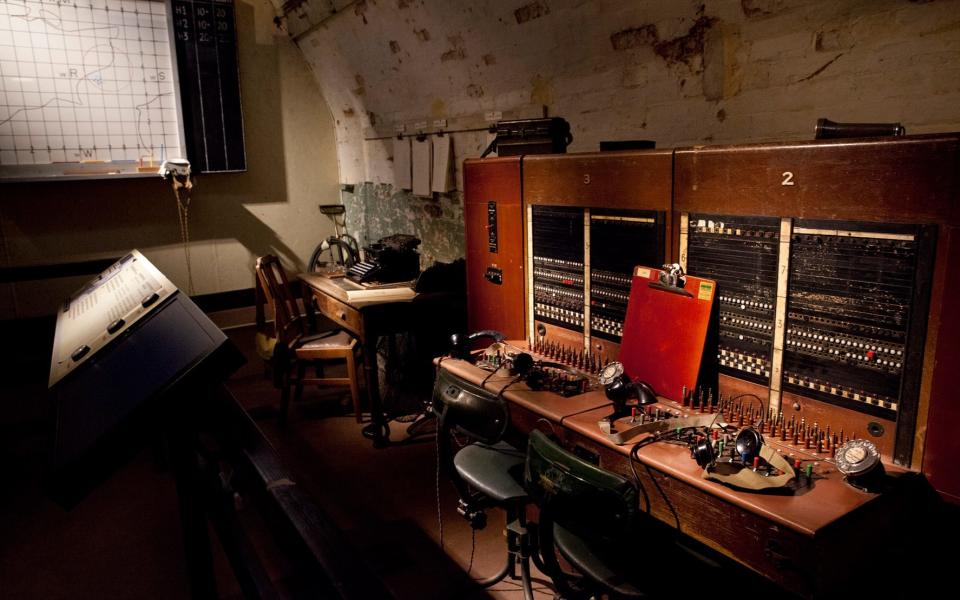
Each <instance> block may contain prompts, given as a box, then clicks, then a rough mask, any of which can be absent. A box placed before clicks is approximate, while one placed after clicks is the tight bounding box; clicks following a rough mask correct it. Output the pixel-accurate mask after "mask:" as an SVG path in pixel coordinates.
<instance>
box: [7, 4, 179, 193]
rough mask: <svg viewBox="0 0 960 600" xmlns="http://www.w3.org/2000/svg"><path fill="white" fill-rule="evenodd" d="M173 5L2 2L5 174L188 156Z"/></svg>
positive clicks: (153, 162)
mask: <svg viewBox="0 0 960 600" xmlns="http://www.w3.org/2000/svg"><path fill="white" fill-rule="evenodd" d="M167 11H168V8H167V3H166V2H164V1H163V0H132V1H131V0H75V1H72V2H69V3H67V2H50V1H49V0H48V1H44V2H40V1H35V0H34V1H14V0H9V1H3V2H0V84H2V85H0V175H7V176H9V174H10V173H9V170H8V169H9V168H10V167H14V168H16V167H24V166H32V165H52V164H60V163H66V164H71V163H73V164H76V163H105V162H109V163H130V164H133V165H142V164H147V165H149V164H156V165H159V164H160V163H161V162H162V161H163V160H164V159H166V158H170V157H175V156H182V155H183V148H182V134H181V126H180V119H179V115H178V110H177V96H176V87H175V79H176V74H175V70H174V67H173V54H172V52H171V47H170V34H169V20H168V14H167ZM131 170H132V171H133V172H136V168H135V167H133V168H132V169H131Z"/></svg>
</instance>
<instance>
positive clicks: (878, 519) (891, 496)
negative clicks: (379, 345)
mask: <svg viewBox="0 0 960 600" xmlns="http://www.w3.org/2000/svg"><path fill="white" fill-rule="evenodd" d="M441 368H444V369H447V370H449V371H451V372H452V373H454V374H456V375H458V376H460V377H461V378H463V379H466V380H468V381H471V382H472V383H480V382H481V381H483V379H484V378H486V377H488V375H489V373H488V372H486V371H483V370H481V369H479V368H477V367H475V366H473V365H471V364H470V363H468V362H465V361H461V360H453V359H445V360H444V361H443V362H442V363H441ZM512 380H513V377H509V376H500V375H499V374H495V375H493V376H491V377H489V378H488V379H487V382H486V384H485V387H486V388H487V389H489V390H491V391H493V392H499V391H500V390H501V389H502V388H503V386H504V385H506V384H507V383H509V382H510V381H512ZM503 397H504V398H505V399H506V400H507V401H508V402H509V403H510V410H511V416H510V420H511V425H512V426H513V434H514V435H515V436H518V437H523V436H524V435H526V434H528V433H529V432H530V431H531V430H532V429H535V428H536V429H541V430H544V431H549V430H550V428H551V427H553V429H554V433H555V434H556V435H557V437H558V438H559V440H560V442H561V443H562V444H563V445H564V446H565V447H566V448H567V449H569V450H571V451H576V452H577V453H578V454H581V455H590V456H593V457H595V458H596V461H597V462H598V463H599V465H600V466H602V467H603V468H605V469H608V470H611V471H614V472H617V473H620V474H622V475H624V476H626V477H627V478H629V479H630V480H634V476H633V470H632V469H631V466H630V449H631V447H632V446H633V443H634V442H635V441H637V440H639V439H641V438H637V440H631V442H630V443H628V444H625V445H623V446H617V445H615V444H613V443H612V442H611V441H610V440H609V439H608V438H607V436H606V435H605V434H603V433H602V432H601V431H600V428H599V426H598V421H599V420H600V419H601V418H603V417H605V416H607V415H609V414H610V410H611V407H610V403H609V402H607V401H606V398H605V396H604V394H603V392H602V391H600V390H594V391H590V392H587V393H586V394H582V395H579V396H574V397H571V398H564V397H561V396H559V395H556V394H552V393H550V392H533V391H530V390H529V389H528V388H527V387H526V386H525V385H524V384H523V383H518V384H514V385H511V386H510V387H509V388H508V389H507V391H505V392H504V394H503ZM661 404H662V405H663V406H664V407H665V408H670V409H679V410H683V407H681V406H679V405H677V404H676V403H674V402H671V401H668V400H665V399H662V400H661ZM685 412H689V409H687V410H686V411H685ZM544 421H545V422H546V423H549V425H547V424H546V423H545V422H544ZM768 443H769V444H771V445H773V446H774V447H779V448H780V449H781V450H783V452H784V453H786V454H794V455H796V456H797V457H799V458H800V459H801V460H803V461H804V466H805V465H806V464H807V463H808V462H812V461H816V464H815V467H814V481H813V483H812V485H809V486H806V485H801V486H799V487H798V489H796V490H794V491H793V492H788V493H785V494H769V493H755V492H745V491H738V490H735V489H733V488H730V487H727V486H725V485H722V484H720V483H717V482H713V481H709V480H706V479H703V478H702V476H701V473H702V469H701V468H700V467H698V466H697V464H696V462H695V461H694V460H693V459H692V458H691V457H690V454H689V452H688V451H687V450H686V449H685V448H683V447H680V446H678V445H673V444H666V443H654V444H650V445H648V446H644V447H643V448H642V449H641V450H640V451H639V455H638V456H639V461H640V462H639V464H636V471H637V474H638V475H639V478H640V484H641V486H642V487H643V490H645V495H646V497H647V498H648V499H649V505H650V514H652V515H653V516H654V517H656V518H657V519H659V520H661V521H663V522H665V523H668V524H670V525H672V526H674V527H677V528H678V529H679V530H680V531H681V532H682V533H683V534H685V535H688V536H690V537H692V538H694V539H696V540H698V541H700V542H702V543H704V544H706V545H707V546H710V547H711V548H713V549H714V550H717V551H719V552H720V553H722V554H724V555H726V556H728V557H730V558H732V559H734V560H736V561H738V562H740V563H741V564H743V565H745V566H747V567H749V568H750V569H752V570H754V571H756V572H758V573H760V574H761V575H763V576H765V577H767V578H768V579H770V580H772V581H774V582H775V583H777V584H779V585H781V586H783V587H785V588H787V589H789V590H791V591H793V592H795V593H798V594H800V595H802V596H807V597H812V596H818V595H824V594H829V593H832V592H834V591H835V589H834V588H833V587H832V586H833V585H834V584H835V583H836V582H840V581H843V580H845V579H847V578H849V577H850V576H851V573H856V572H858V571H857V568H858V567H862V566H863V564H867V565H871V566H872V568H876V567H877V566H878V565H877V564H876V563H872V562H871V558H868V555H869V554H870V553H869V552H864V545H865V543H867V542H865V537H864V535H865V534H867V533H868V532H871V531H883V530H884V527H889V526H890V523H889V520H890V517H891V516H892V515H893V514H894V512H895V510H897V509H896V506H897V504H898V500H899V494H897V493H895V492H887V493H885V494H871V493H865V492H861V491H858V490H856V489H854V488H852V487H851V486H849V485H847V484H846V483H844V482H843V478H842V476H841V474H840V473H839V472H837V471H836V469H835V468H834V467H833V465H832V464H831V463H828V462H825V461H824V459H825V458H827V456H828V455H826V454H820V455H814V454H810V453H808V452H804V451H800V450H798V449H796V448H793V447H792V446H787V445H784V446H778V444H777V443H776V442H772V441H770V440H768ZM887 471H888V472H890V473H891V474H892V475H893V477H892V479H893V480H894V481H896V480H897V479H899V478H902V477H904V476H905V475H906V473H905V472H904V471H903V470H899V469H897V468H896V467H891V466H889V465H888V466H887ZM804 480H805V478H804ZM641 498H643V494H641ZM641 508H644V503H643V500H641ZM861 572H862V571H861Z"/></svg>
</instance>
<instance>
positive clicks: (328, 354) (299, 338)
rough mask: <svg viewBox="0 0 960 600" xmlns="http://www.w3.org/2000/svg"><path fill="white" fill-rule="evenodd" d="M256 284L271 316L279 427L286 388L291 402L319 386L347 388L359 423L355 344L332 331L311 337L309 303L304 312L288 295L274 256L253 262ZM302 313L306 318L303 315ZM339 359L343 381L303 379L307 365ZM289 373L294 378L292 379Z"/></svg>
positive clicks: (284, 409) (286, 402)
mask: <svg viewBox="0 0 960 600" xmlns="http://www.w3.org/2000/svg"><path fill="white" fill-rule="evenodd" d="M256 271H257V282H258V283H259V285H260V286H261V289H262V291H263V294H264V297H265V300H266V303H267V306H268V307H269V308H270V309H272V311H273V313H274V328H275V329H274V331H275V335H276V340H277V341H276V346H275V347H274V351H273V365H274V369H275V370H276V371H275V372H276V373H277V374H279V376H280V386H281V387H280V389H281V392H280V423H281V424H284V423H286V420H287V412H288V408H289V403H290V387H291V385H292V386H294V387H295V391H294V399H296V400H299V399H300V397H301V395H302V394H303V386H304V384H312V385H321V386H331V385H332V386H347V387H349V388H350V399H351V400H352V401H353V410H354V412H355V413H356V416H357V422H360V420H361V418H360V416H361V413H360V391H359V388H358V385H357V362H356V351H357V348H358V344H357V340H356V339H354V338H353V337H351V336H350V334H348V333H347V332H345V331H340V330H338V329H334V330H331V331H324V332H319V333H315V332H313V331H312V329H313V328H312V327H311V326H310V321H312V318H309V317H312V312H311V311H310V301H309V300H307V299H304V311H303V312H302V311H301V309H300V305H299V303H298V302H297V299H296V298H295V297H294V295H293V293H292V292H291V291H290V285H289V281H288V280H287V274H286V272H285V271H284V269H283V266H282V265H281V264H280V261H279V260H278V259H277V257H276V256H273V255H272V254H268V255H266V256H263V257H261V258H259V259H257V265H256ZM304 312H305V313H306V314H304ZM331 359H342V360H344V361H346V364H347V376H346V377H319V376H317V377H307V376H306V369H307V366H308V365H309V364H311V363H312V364H314V365H315V366H317V369H318V371H319V370H320V368H321V367H320V366H319V361H324V360H331ZM291 371H295V373H296V375H294V376H292V375H291Z"/></svg>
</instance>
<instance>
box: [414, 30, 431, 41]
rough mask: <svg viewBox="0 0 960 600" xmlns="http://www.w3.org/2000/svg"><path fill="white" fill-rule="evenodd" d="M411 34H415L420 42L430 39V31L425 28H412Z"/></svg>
mask: <svg viewBox="0 0 960 600" xmlns="http://www.w3.org/2000/svg"><path fill="white" fill-rule="evenodd" d="M413 35H415V36H417V39H418V40H420V41H421V42H429V41H430V32H429V31H427V30H426V29H414V30H413Z"/></svg>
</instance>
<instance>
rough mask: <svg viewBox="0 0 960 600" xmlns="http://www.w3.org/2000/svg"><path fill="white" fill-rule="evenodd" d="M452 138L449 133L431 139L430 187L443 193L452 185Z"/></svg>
mask: <svg viewBox="0 0 960 600" xmlns="http://www.w3.org/2000/svg"><path fill="white" fill-rule="evenodd" d="M452 164H453V140H452V139H451V138H450V136H449V135H441V136H438V137H437V138H436V139H435V140H433V183H432V184H431V185H430V189H431V190H433V191H434V192H439V193H441V194H444V193H446V192H449V191H450V189H451V188H452V187H453V177H452V175H453V170H452V169H451V168H450V166H451V165H452Z"/></svg>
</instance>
